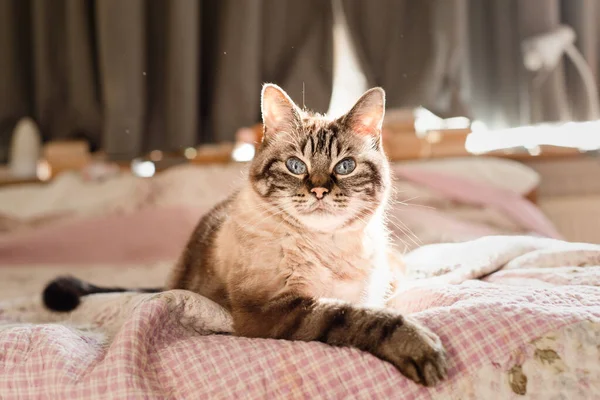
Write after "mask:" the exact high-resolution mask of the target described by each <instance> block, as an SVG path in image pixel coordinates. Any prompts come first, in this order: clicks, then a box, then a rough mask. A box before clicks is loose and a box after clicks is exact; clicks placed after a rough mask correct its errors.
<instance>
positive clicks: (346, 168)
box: [333, 158, 356, 175]
mask: <svg viewBox="0 0 600 400" xmlns="http://www.w3.org/2000/svg"><path fill="white" fill-rule="evenodd" d="M354 168H356V162H355V161H354V160H353V159H351V158H345V159H343V160H342V161H340V162H339V163H337V165H336V166H335V168H334V169H333V170H334V171H335V173H336V174H338V175H348V174H349V173H350V172H352V171H354Z"/></svg>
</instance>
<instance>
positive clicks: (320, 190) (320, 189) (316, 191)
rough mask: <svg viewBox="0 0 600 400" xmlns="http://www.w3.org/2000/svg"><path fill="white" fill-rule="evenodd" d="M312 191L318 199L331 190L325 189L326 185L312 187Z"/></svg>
mask: <svg viewBox="0 0 600 400" xmlns="http://www.w3.org/2000/svg"><path fill="white" fill-rule="evenodd" d="M310 191H311V192H312V193H314V194H315V196H317V199H322V198H323V196H325V193H327V192H329V190H327V189H325V188H324V187H316V188H312V189H310Z"/></svg>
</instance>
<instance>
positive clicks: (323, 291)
mask: <svg viewBox="0 0 600 400" xmlns="http://www.w3.org/2000/svg"><path fill="white" fill-rule="evenodd" d="M281 250H282V255H283V258H282V260H281V263H280V268H281V270H282V271H285V273H286V274H288V276H289V278H288V283H289V284H291V285H294V284H298V285H301V286H302V287H303V288H304V289H305V290H307V291H309V292H310V294H311V295H314V296H319V297H329V298H336V299H340V300H345V301H349V302H352V303H362V302H363V301H364V299H365V298H366V297H367V293H366V289H367V286H368V283H369V278H370V276H371V274H372V271H373V269H374V268H375V265H374V263H375V258H376V257H375V256H374V251H375V250H374V248H373V247H369V246H368V243H364V241H363V240H358V239H357V238H348V239H346V238H339V237H333V236H332V237H302V236H300V237H286V238H284V239H283V240H282V241H281Z"/></svg>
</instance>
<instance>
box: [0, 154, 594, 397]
mask: <svg viewBox="0 0 600 400" xmlns="http://www.w3.org/2000/svg"><path fill="white" fill-rule="evenodd" d="M394 175H395V176H396V179H395V186H394V187H395V194H394V199H395V201H394V204H393V206H392V207H391V209H390V212H389V223H390V227H391V228H392V230H393V233H394V235H393V236H394V239H395V245H396V246H397V247H398V248H399V249H400V250H401V251H404V252H406V253H407V254H406V260H407V268H406V271H405V273H406V277H405V280H404V285H402V286H401V287H400V288H399V289H398V295H397V296H396V297H395V298H394V299H393V300H392V301H391V302H390V304H389V306H390V307H395V308H397V309H399V310H401V311H403V312H406V313H410V314H413V315H414V316H415V318H417V319H420V320H421V321H423V323H425V324H426V325H428V326H429V327H431V328H432V329H433V330H435V331H436V332H437V333H438V334H439V335H440V336H441V338H442V340H443V341H444V343H445V344H446V346H447V348H448V350H449V353H450V358H451V371H450V375H451V376H450V380H449V381H448V382H446V383H444V384H443V385H442V386H440V387H438V388H434V389H425V388H422V387H419V386H416V385H415V384H413V383H412V382H410V381H408V380H407V379H405V378H404V377H403V376H402V375H401V374H400V373H398V372H397V371H396V370H395V369H394V368H393V367H391V366H390V365H388V364H386V363H384V362H382V361H380V360H378V359H376V358H374V357H373V356H371V355H369V354H366V353H362V352H360V351H358V350H355V349H339V348H333V347H329V346H326V345H323V344H319V343H296V342H286V341H275V340H260V339H245V338H237V337H232V336H230V335H228V334H227V333H228V332H230V330H231V321H230V317H229V315H228V314H227V312H225V311H224V310H223V309H221V308H220V307H218V306H217V305H216V304H214V303H212V302H210V301H209V300H207V299H204V298H202V297H201V296H198V295H194V294H192V293H188V292H182V291H172V292H166V293H162V294H154V295H150V294H131V293H129V294H115V295H96V296H90V297H89V298H87V299H86V300H85V301H84V302H83V304H82V305H81V307H80V308H79V309H77V310H76V311H75V312H73V313H71V314H68V315H62V314H53V313H50V312H48V311H46V310H44V309H43V307H42V306H41V303H40V298H39V297H40V296H39V293H40V292H41V290H42V288H43V285H44V284H45V283H46V282H48V280H50V279H51V278H53V277H55V276H56V275H58V274H65V273H69V274H73V275H75V276H77V277H80V278H83V279H86V280H89V281H92V282H94V283H97V284H119V285H122V286H146V287H147V286H158V285H161V284H162V283H163V282H164V280H165V277H166V275H167V273H168V270H169V268H170V267H171V265H172V263H173V262H174V259H175V258H176V256H177V254H178V252H179V251H180V250H181V248H182V247H183V245H184V243H185V240H186V238H187V235H188V234H189V232H190V231H191V229H193V226H194V225H195V223H196V221H197V219H198V217H199V216H200V215H201V214H202V213H204V212H205V211H207V210H208V209H209V208H210V207H211V206H212V205H213V204H215V203H217V202H218V201H219V200H221V199H223V198H225V197H226V196H227V195H228V194H229V193H230V192H231V191H232V190H233V189H234V188H235V187H236V186H237V185H238V184H239V182H240V181H241V180H242V179H243V176H244V175H243V168H240V167H239V166H224V167H210V168H206V167H202V168H198V167H192V166H184V167H177V168H172V169H170V170H167V171H165V172H164V173H161V174H159V175H157V176H156V177H154V178H152V179H140V178H135V177H133V176H130V175H122V176H119V177H117V178H113V179H111V180H108V181H104V182H88V181H85V180H84V179H82V178H81V176H78V175H76V174H65V175H63V176H61V177H59V178H58V179H57V180H56V181H54V182H53V183H51V184H49V185H47V186H24V187H18V188H13V189H8V190H7V189H5V190H0V213H2V215H3V217H0V222H3V224H0V228H1V232H2V233H1V234H0V321H1V323H0V398H1V399H4V398H7V399H12V398H69V399H76V398H90V397H96V398H127V399H132V398H156V399H163V398H211V399H212V398H231V397H237V398H285V399H289V398H311V399H312V398H442V399H448V398H450V399H452V398H456V399H459V398H460V399H468V398H499V397H500V398H511V397H515V398H516V397H518V398H521V397H522V396H523V395H524V396H526V397H528V398H540V399H547V398H586V397H589V396H588V395H589V394H590V393H595V391H598V390H600V387H599V385H600V371H599V370H598V368H597V366H596V364H597V360H598V359H599V356H600V353H599V350H598V349H599V348H600V325H599V323H600V321H599V318H600V309H599V308H598V306H597V304H600V290H599V289H598V287H597V286H598V285H600V275H599V272H600V248H599V247H598V246H595V245H587V244H574V243H567V242H563V241H560V240H559V239H560V235H559V234H558V232H556V230H555V229H554V227H553V226H552V224H551V223H549V222H548V220H547V219H546V218H545V217H544V215H543V214H542V213H541V212H540V211H539V210H538V209H537V208H536V207H535V206H534V205H533V204H531V203H530V202H528V201H527V200H525V199H523V196H522V195H523V193H518V192H516V191H513V190H510V189H509V188H507V187H498V186H494V185H490V184H488V183H486V182H483V181H482V180H481V179H480V180H470V179H465V178H464V177H462V176H458V175H457V174H454V173H452V171H451V169H448V171H441V172H440V171H439V170H432V169H430V168H429V169H428V168H415V167H414V166H407V165H396V166H394ZM432 227H435V228H434V229H433V228H432ZM525 235H528V236H525ZM542 237H545V238H542ZM549 238H553V239H549Z"/></svg>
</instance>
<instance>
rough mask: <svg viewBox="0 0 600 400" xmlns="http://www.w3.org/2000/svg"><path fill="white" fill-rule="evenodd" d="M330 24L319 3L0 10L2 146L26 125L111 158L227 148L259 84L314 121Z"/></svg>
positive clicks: (279, 0) (326, 6) (208, 0)
mask: <svg viewBox="0 0 600 400" xmlns="http://www.w3.org/2000/svg"><path fill="white" fill-rule="evenodd" d="M331 21H332V11H331V4H330V2H329V1H321V0H303V1H294V0H95V1H94V0H52V1H49V0H0V133H2V139H3V143H2V145H0V148H2V149H3V150H4V151H5V149H6V147H7V140H9V139H10V131H11V129H12V126H13V125H14V124H15V122H16V121H17V120H18V119H19V118H20V117H23V116H26V115H28V116H33V117H34V118H35V120H36V121H37V122H38V124H39V125H40V127H41V130H42V134H43V136H44V139H46V140H47V139H54V138H70V137H80V138H85V139H87V140H89V141H90V143H91V144H92V145H93V147H101V148H103V149H104V150H105V151H106V152H107V153H108V154H109V155H110V156H111V157H112V158H113V159H127V158H131V157H134V156H137V155H139V154H141V153H143V152H146V151H149V150H153V149H161V150H167V151H174V150H179V149H181V148H183V147H187V146H193V145H196V144H198V143H202V142H218V141H224V140H231V139H233V137H234V134H235V131H236V129H237V128H239V127H241V126H247V125H250V124H253V123H255V122H258V121H259V120H260V102H259V97H260V89H261V85H262V83H263V82H274V83H277V84H279V85H281V86H282V87H283V88H284V89H286V90H288V91H289V93H290V95H291V96H293V97H294V98H295V99H298V100H299V99H301V98H302V95H303V93H302V89H303V88H305V99H306V104H307V105H308V106H310V107H311V108H314V109H316V110H319V111H323V112H324V111H326V109H327V106H328V105H329V97H330V93H331V85H332V76H331V74H332V53H333V51H332V47H333V44H332V33H331ZM2 158H5V155H4V157H2Z"/></svg>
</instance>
